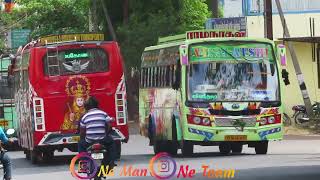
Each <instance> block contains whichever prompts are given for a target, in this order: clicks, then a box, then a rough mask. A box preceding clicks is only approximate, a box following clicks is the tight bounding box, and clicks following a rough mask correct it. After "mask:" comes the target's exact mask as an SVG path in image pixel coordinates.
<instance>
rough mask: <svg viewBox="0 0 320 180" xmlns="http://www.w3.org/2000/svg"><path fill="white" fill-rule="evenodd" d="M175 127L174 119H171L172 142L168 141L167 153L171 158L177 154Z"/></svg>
mask: <svg viewBox="0 0 320 180" xmlns="http://www.w3.org/2000/svg"><path fill="white" fill-rule="evenodd" d="M177 139H178V138H177V127H176V121H175V118H174V117H172V141H168V146H167V147H168V148H169V150H168V153H170V154H171V155H172V156H176V155H177V154H178V141H177Z"/></svg>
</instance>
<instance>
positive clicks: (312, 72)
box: [282, 42, 320, 115]
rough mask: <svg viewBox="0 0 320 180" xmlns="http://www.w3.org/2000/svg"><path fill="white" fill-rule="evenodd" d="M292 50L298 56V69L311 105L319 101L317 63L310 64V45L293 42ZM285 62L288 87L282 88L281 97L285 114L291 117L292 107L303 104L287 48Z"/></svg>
mask: <svg viewBox="0 0 320 180" xmlns="http://www.w3.org/2000/svg"><path fill="white" fill-rule="evenodd" d="M286 45H287V43H286ZM294 48H295V50H296V53H297V56H298V60H299V64H300V68H301V71H302V73H303V76H304V80H305V83H306V86H307V90H308V93H309V96H310V98H311V103H314V101H320V89H319V88H318V78H320V77H317V63H316V62H312V53H311V44H310V43H298V42H295V43H294ZM287 61H288V65H287V71H288V72H289V80H290V85H288V86H285V87H284V88H283V92H282V95H283V96H284V103H285V107H286V109H285V110H286V113H288V114H290V115H291V114H292V113H293V112H292V109H291V108H292V106H294V105H297V104H304V103H303V98H302V95H301V91H300V88H299V85H298V81H297V77H296V74H295V70H294V67H293V64H292V60H291V56H290V53H289V51H288V47H287Z"/></svg>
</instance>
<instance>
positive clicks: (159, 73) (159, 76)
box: [157, 67, 161, 87]
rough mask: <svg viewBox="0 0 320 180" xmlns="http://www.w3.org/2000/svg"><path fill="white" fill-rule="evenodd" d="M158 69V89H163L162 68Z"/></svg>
mask: <svg viewBox="0 0 320 180" xmlns="http://www.w3.org/2000/svg"><path fill="white" fill-rule="evenodd" d="M157 69H158V78H157V81H158V84H157V85H158V87H161V67H157Z"/></svg>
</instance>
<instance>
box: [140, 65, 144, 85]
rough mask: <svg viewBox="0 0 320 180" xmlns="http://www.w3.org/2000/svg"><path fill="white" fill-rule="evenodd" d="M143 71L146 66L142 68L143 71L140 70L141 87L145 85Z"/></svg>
mask: <svg viewBox="0 0 320 180" xmlns="http://www.w3.org/2000/svg"><path fill="white" fill-rule="evenodd" d="M143 72H144V68H141V71H140V87H141V88H142V87H143V82H144V81H143V78H144V76H143Z"/></svg>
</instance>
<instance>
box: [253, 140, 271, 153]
mask: <svg viewBox="0 0 320 180" xmlns="http://www.w3.org/2000/svg"><path fill="white" fill-rule="evenodd" d="M255 150H256V154H267V152H268V141H261V142H257V144H256V146H255Z"/></svg>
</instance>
